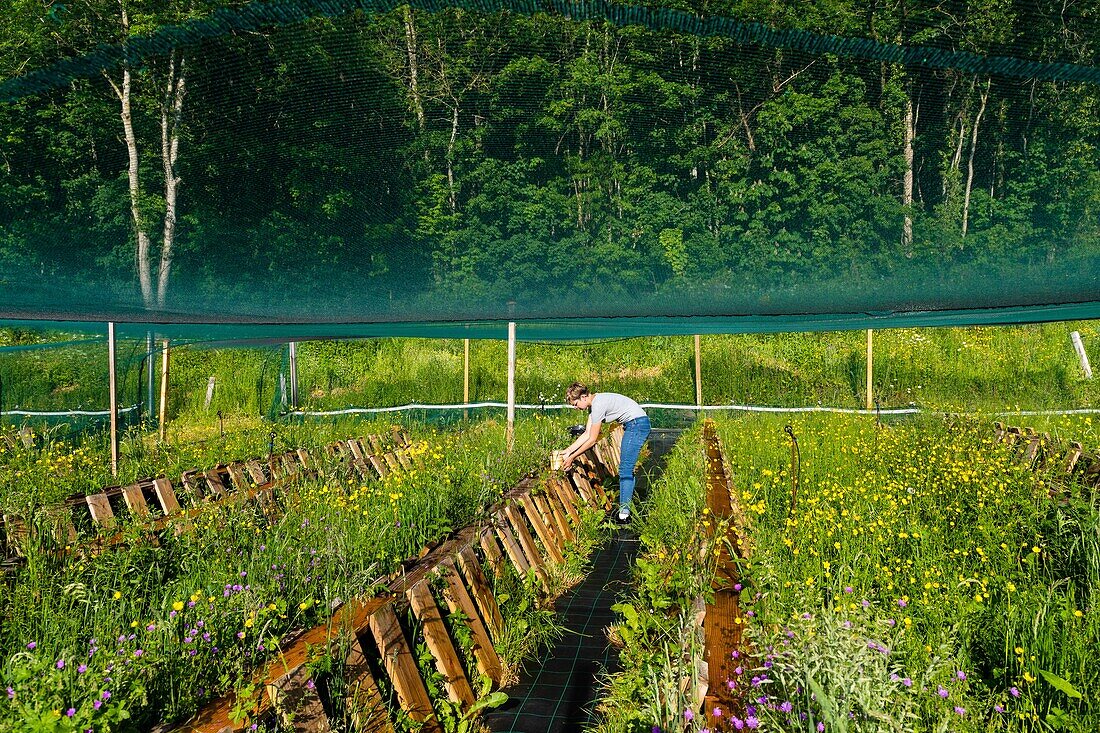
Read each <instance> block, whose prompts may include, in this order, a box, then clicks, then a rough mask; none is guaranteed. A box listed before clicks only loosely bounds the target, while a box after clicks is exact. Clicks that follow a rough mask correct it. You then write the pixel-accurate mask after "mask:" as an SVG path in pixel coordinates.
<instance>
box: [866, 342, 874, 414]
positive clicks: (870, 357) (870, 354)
mask: <svg viewBox="0 0 1100 733" xmlns="http://www.w3.org/2000/svg"><path fill="white" fill-rule="evenodd" d="M873 366H874V336H873V332H872V331H871V329H869V328H868V329H867V409H868V410H870V409H871V408H872V407H874V406H875V404H874V395H873V393H872V391H871V373H872V371H873V369H872V368H873Z"/></svg>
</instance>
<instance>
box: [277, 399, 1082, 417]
mask: <svg viewBox="0 0 1100 733" xmlns="http://www.w3.org/2000/svg"><path fill="white" fill-rule="evenodd" d="M640 404H641V406H642V407H643V408H645V409H660V410H685V411H703V412H720V411H735V412H775V413H800V412H831V413H843V414H851V415H917V414H937V413H942V412H943V410H933V409H929V408H925V407H917V406H911V407H895V408H881V409H870V410H868V409H865V408H856V407H830V406H826V405H811V406H803V407H794V406H786V407H784V406H771V405H702V406H700V405H689V404H682V403H668V402H642V403H640ZM485 407H499V408H506V407H508V403H507V402H470V403H466V404H442V405H434V404H423V403H419V402H412V403H409V404H405V405H394V406H390V407H347V408H343V409H339V410H293V411H291V412H289V413H287V414H288V415H300V416H303V417H337V416H339V415H354V414H376V413H386V412H405V411H411V410H473V409H478V408H485ZM515 408H516V409H517V410H571V409H573V407H572V405H566V404H539V405H532V404H516V405H515ZM989 414H992V415H996V416H998V417H1010V416H1032V415H1089V414H1100V408H1071V409H1064V410H1061V409H1060V410H1009V411H999V412H992V413H989Z"/></svg>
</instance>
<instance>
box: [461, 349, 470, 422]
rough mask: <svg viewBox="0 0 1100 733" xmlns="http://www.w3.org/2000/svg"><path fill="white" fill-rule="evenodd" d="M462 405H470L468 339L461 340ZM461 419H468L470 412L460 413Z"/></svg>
mask: <svg viewBox="0 0 1100 733" xmlns="http://www.w3.org/2000/svg"><path fill="white" fill-rule="evenodd" d="M462 404H464V405H468V404H470V339H463V340H462ZM462 419H463V420H469V419H470V411H469V410H463V411H462Z"/></svg>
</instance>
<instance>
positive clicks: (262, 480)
mask: <svg viewBox="0 0 1100 733" xmlns="http://www.w3.org/2000/svg"><path fill="white" fill-rule="evenodd" d="M244 467H245V468H246V469H248V475H249V476H251V477H252V481H253V483H255V484H256V485H257V486H262V485H264V484H266V483H267V482H268V478H267V472H265V471H264V467H263V465H262V464H261V463H260V461H259V460H258V459H256V458H253V459H251V460H248V461H245V463H244Z"/></svg>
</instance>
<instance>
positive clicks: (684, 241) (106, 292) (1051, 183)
mask: <svg viewBox="0 0 1100 733" xmlns="http://www.w3.org/2000/svg"><path fill="white" fill-rule="evenodd" d="M285 1H286V3H287V4H288V5H293V4H294V0H285ZM9 4H10V6H11V10H10V12H7V13H6V14H4V15H3V16H2V17H0V80H3V79H14V78H16V77H20V76H21V75H25V74H28V73H30V72H32V71H34V70H35V69H42V68H47V67H49V66H50V65H51V64H52V63H54V62H56V61H57V60H58V59H62V58H69V57H74V56H78V55H80V54H85V53H93V54H94V53H95V52H96V51H97V47H98V46H99V45H100V44H114V45H122V46H126V45H127V43H128V41H129V40H132V39H135V38H139V37H144V36H147V35H148V34H150V33H154V32H156V30H157V29H158V28H161V27H162V26H168V25H178V24H181V23H186V22H188V21H194V20H195V19H199V18H203V17H206V16H208V15H209V14H210V13H211V12H213V11H215V10H217V9H219V8H240V7H242V6H243V5H244V3H242V2H233V0H88V1H87V2H82V3H69V4H62V3H60V2H53V3H52V4H51V3H50V2H49V1H48V0H46V1H44V0H9ZM300 4H301V3H299V5H300ZM314 4H316V3H314ZM437 5H439V3H437ZM675 7H677V8H678V9H680V10H686V11H689V12H692V13H696V14H700V15H706V16H719V15H720V16H729V17H731V18H734V19H736V20H738V21H741V22H750V21H752V22H759V23H764V24H767V25H768V26H771V27H775V28H791V29H801V30H804V31H809V32H814V33H819V34H822V35H821V36H820V38H821V39H822V47H821V51H822V52H821V53H817V54H810V53H807V52H805V51H796V50H792V49H791V48H782V47H762V46H756V45H750V44H745V43H738V42H736V41H735V40H733V39H731V38H723V37H713V36H712V37H700V36H696V35H691V34H688V33H683V32H678V31H675V30H667V29H666V30H650V29H646V28H644V27H640V26H635V25H621V24H620V25H616V24H613V23H609V22H603V21H584V22H578V21H574V20H570V19H568V18H565V17H562V16H561V15H556V14H542V13H540V14H523V13H506V12H494V13H489V14H487V13H481V12H477V11H474V10H465V9H462V8H456V7H450V8H447V9H444V10H439V11H437V12H428V11H426V10H423V9H414V8H411V7H409V6H407V5H406V6H399V7H396V8H394V9H392V10H389V11H387V12H384V13H365V12H362V11H356V12H352V13H346V14H338V15H337V16H336V17H330V18H315V19H312V20H308V21H306V22H302V23H289V24H285V25H281V26H266V27H262V28H257V29H251V28H249V29H244V30H238V31H236V32H234V33H230V34H225V35H222V36H220V37H215V38H212V39H209V40H206V41H202V42H189V43H182V42H181V43H179V44H168V43H164V44H161V45H162V48H160V49H159V51H158V52H157V53H142V54H138V53H133V54H128V55H125V56H124V58H126V59H127V60H125V61H123V62H122V63H119V64H113V65H106V68H103V69H95V70H93V71H91V72H86V73H84V74H83V76H81V77H80V78H77V79H75V80H74V81H72V82H71V83H65V84H59V85H58V88H56V89H53V90H49V91H45V92H42V93H38V94H27V95H22V96H20V97H19V98H14V99H12V98H10V96H9V98H8V99H7V100H6V101H0V268H2V270H3V272H4V273H5V274H4V275H2V276H0V282H2V285H0V293H2V295H0V310H3V312H4V314H6V315H9V316H11V315H13V314H18V313H33V314H62V315H63V314H70V315H74V314H75V315H101V314H108V315H109V314H118V313H124V312H126V311H128V310H130V311H135V312H141V311H154V312H158V313H170V314H171V313H174V314H180V315H181V317H182V316H192V317H194V316H204V317H240V318H253V319H268V320H270V319H278V318H288V317H301V318H317V319H320V318H323V319H339V318H365V319H368V320H369V319H393V318H444V317H452V318H453V317H474V316H496V317H499V316H501V315H504V314H505V313H508V314H515V315H518V316H520V317H523V316H566V315H661V314H668V315H685V314H708V313H713V314H734V313H753V312H755V313H769V312H776V313H798V312H809V313H813V312H830V311H832V312H846V311H852V310H856V311H868V310H891V309H905V308H959V307H982V306H988V305H1010V306H1018V305H1025V304H1031V303H1051V302H1067V301H1070V302H1072V301H1084V300H1095V299H1096V297H1095V293H1096V292H1100V290H1098V285H1100V267H1098V261H1100V156H1098V153H1097V146H1098V144H1100V86H1098V85H1097V84H1095V83H1090V82H1065V81H1058V80H1049V79H1047V80H1038V79H1034V78H1023V77H1018V76H1014V75H1012V73H1011V72H1012V69H1011V68H1010V67H1009V66H1008V65H1007V62H1006V65H1005V66H1004V67H1003V68H1004V73H1000V74H998V73H984V72H980V73H969V72H967V71H963V70H958V69H952V68H934V67H933V66H922V65H911V66H904V65H901V64H898V63H891V62H886V61H877V60H872V59H868V58H865V57H860V56H859V55H858V54H843V53H834V52H833V50H834V49H833V48H832V47H830V45H829V41H830V37H831V36H852V37H860V38H866V39H869V40H871V41H875V42H878V43H879V44H886V45H891V44H893V45H900V46H924V47H929V48H933V49H950V50H958V51H966V52H969V53H972V54H977V55H979V56H984V57H1016V58H1022V59H1026V60H1032V61H1040V62H1050V63H1062V64H1077V65H1083V66H1095V64H1096V61H1097V58H1098V48H1097V46H1098V44H1100V6H1097V5H1096V4H1095V3H1091V4H1089V5H1087V6H1076V5H1072V4H1065V3H1062V2H1058V3H1053V2H1045V0H1015V1H1014V0H977V1H973V2H969V3H967V2H962V1H961V0H949V1H948V2H930V1H928V0H920V1H919V2H906V1H905V0H892V1H888V2H877V1H876V0H872V1H871V2H854V1H852V0H829V1H828V2H798V3H784V2H779V1H778V0H763V1H762V2H758V1H756V0H744V1H742V2H739V1H737V0H721V1H720V2H717V3H715V2H710V1H706V0H688V2H687V3H682V4H678V5H677V6H675ZM166 37H167V36H166ZM833 40H835V39H833ZM3 91H4V87H2V86H0V98H3V94H2V92H3ZM1006 281H1007V282H1006ZM506 308H507V310H506Z"/></svg>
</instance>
